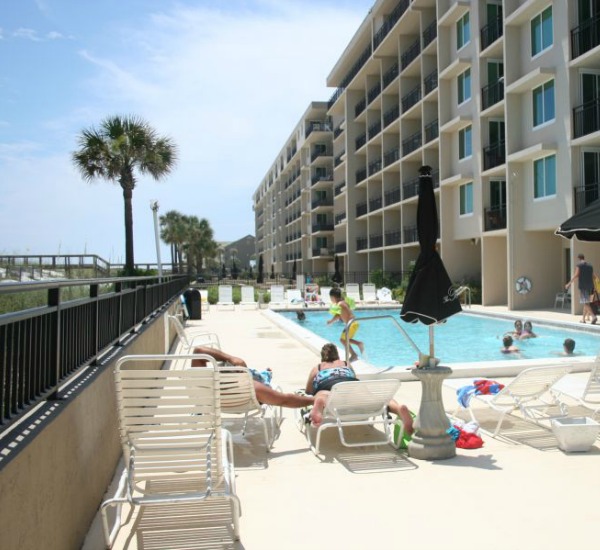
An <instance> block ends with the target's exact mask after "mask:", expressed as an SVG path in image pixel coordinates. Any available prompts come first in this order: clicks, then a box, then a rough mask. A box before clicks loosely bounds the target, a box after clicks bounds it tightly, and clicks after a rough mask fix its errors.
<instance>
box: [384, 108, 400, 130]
mask: <svg viewBox="0 0 600 550" xmlns="http://www.w3.org/2000/svg"><path fill="white" fill-rule="evenodd" d="M399 116H400V107H398V105H394V106H393V107H392V108H391V109H388V110H387V111H386V112H385V113H383V127H384V128H386V127H387V126H389V125H390V124H391V123H392V122H394V120H397V119H398V117H399Z"/></svg>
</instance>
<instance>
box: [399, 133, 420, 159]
mask: <svg viewBox="0 0 600 550" xmlns="http://www.w3.org/2000/svg"><path fill="white" fill-rule="evenodd" d="M422 143H423V135H422V134H421V132H420V131H419V132H415V133H414V134H413V135H412V136H410V137H408V138H406V139H405V140H403V141H402V156H406V155H410V153H412V152H413V151H416V150H417V149H418V148H419V147H421V145H422Z"/></svg>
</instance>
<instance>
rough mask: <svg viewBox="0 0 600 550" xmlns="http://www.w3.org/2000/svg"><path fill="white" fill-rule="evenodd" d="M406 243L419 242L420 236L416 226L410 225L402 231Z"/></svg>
mask: <svg viewBox="0 0 600 550" xmlns="http://www.w3.org/2000/svg"><path fill="white" fill-rule="evenodd" d="M402 233H403V235H404V242H405V243H416V242H417V241H418V240H419V234H418V232H417V226H416V225H410V226H407V227H405V228H404V229H402Z"/></svg>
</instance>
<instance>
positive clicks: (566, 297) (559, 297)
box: [554, 290, 571, 308]
mask: <svg viewBox="0 0 600 550" xmlns="http://www.w3.org/2000/svg"><path fill="white" fill-rule="evenodd" d="M559 305H560V307H561V308H564V307H569V306H570V305H571V293H570V292H569V291H568V290H564V291H562V292H557V293H556V296H554V308H557V307H558V306H559Z"/></svg>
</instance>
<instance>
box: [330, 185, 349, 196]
mask: <svg viewBox="0 0 600 550" xmlns="http://www.w3.org/2000/svg"><path fill="white" fill-rule="evenodd" d="M344 187H346V182H345V181H342V182H341V183H338V184H337V185H336V186H335V189H334V190H333V193H334V195H335V196H336V197H337V196H338V195H339V194H340V193H341V192H342V189H344Z"/></svg>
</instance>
